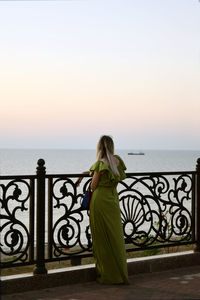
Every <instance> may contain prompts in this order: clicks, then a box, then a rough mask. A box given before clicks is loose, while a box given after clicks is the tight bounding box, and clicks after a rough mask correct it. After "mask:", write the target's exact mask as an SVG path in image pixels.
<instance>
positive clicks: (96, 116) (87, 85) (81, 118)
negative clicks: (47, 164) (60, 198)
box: [0, 0, 200, 150]
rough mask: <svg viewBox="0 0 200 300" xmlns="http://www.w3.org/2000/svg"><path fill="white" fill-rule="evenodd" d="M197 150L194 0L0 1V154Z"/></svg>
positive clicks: (198, 13) (199, 54)
mask: <svg viewBox="0 0 200 300" xmlns="http://www.w3.org/2000/svg"><path fill="white" fill-rule="evenodd" d="M102 134H109V135H112V136H113V138H114V140H115V143H116V148H119V149H120V148H121V149H140V150H142V149H200V2H199V1H198V0H121V1H118V0H106V1H104V0H99V1H97V0H96V1H95V0H79V1H76V0H74V1H0V148H69V149H75V148H78V149H79V148H80V149H81V148H86V149H89V148H95V147H96V142H97V140H98V138H99V136H100V135H102Z"/></svg>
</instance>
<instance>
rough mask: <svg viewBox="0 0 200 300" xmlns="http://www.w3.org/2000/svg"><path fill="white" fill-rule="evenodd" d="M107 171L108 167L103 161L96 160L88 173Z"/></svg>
mask: <svg viewBox="0 0 200 300" xmlns="http://www.w3.org/2000/svg"><path fill="white" fill-rule="evenodd" d="M105 170H108V165H107V164H106V163H105V162H104V161H103V160H97V161H96V162H95V163H94V164H93V165H92V166H91V168H90V171H91V172H93V171H96V172H101V171H105Z"/></svg>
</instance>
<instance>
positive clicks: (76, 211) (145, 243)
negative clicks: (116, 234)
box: [0, 159, 200, 274]
mask: <svg viewBox="0 0 200 300" xmlns="http://www.w3.org/2000/svg"><path fill="white" fill-rule="evenodd" d="M126 175H127V178H126V179H125V180H123V181H121V182H120V183H119V184H118V194H119V200H120V207H121V217H122V224H123V229H124V238H125V243H126V250H127V252H131V251H138V250H144V249H152V248H162V247H171V246H180V245H188V244H196V247H195V250H196V251H200V159H198V160H197V165H196V170H195V171H188V172H153V173H152V172H151V173H127V174H126ZM80 176H82V177H83V181H82V184H81V185H80V186H79V187H77V186H76V183H75V182H76V180H77V178H78V177H80ZM90 181H91V177H90V176H89V175H85V174H66V175H61V174H54V175H48V174H46V168H45V162H44V160H43V159H39V160H38V166H37V171H36V175H33V176H26V175H24V176H18V175H17V176H0V208H1V211H0V219H1V221H0V222H1V224H0V234H1V241H0V247H1V248H0V254H1V268H11V267H14V266H22V265H35V269H34V274H44V273H47V269H46V266H45V263H47V262H53V261H61V260H67V259H70V260H71V261H72V262H73V261H74V260H75V261H77V260H79V262H80V261H81V259H82V258H84V257H90V256H92V239H91V233H90V226H89V211H87V210H84V209H83V208H82V207H81V200H82V198H83V194H84V193H85V191H86V190H87V188H88V186H89V184H90Z"/></svg>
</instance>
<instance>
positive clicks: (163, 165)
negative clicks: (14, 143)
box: [0, 149, 200, 176]
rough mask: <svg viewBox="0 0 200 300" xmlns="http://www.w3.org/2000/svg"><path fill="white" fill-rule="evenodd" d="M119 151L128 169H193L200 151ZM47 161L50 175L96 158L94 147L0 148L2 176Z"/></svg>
mask: <svg viewBox="0 0 200 300" xmlns="http://www.w3.org/2000/svg"><path fill="white" fill-rule="evenodd" d="M130 152H132V153H136V154H137V153H139V152H140V151H138V150H134V149H127V150H116V154H118V155H120V156H121V158H122V159H123V160H124V163H125V164H126V167H127V172H131V173H135V172H165V171H194V170H195V168H196V162H197V159H198V158H200V150H143V151H142V152H143V153H144V155H128V153H130ZM40 158H42V159H44V160H45V166H46V173H47V174H77V173H82V172H83V171H86V170H88V169H89V168H90V166H91V165H92V164H93V163H94V162H95V160H96V151H95V150H64V149H0V175H1V176H3V175H34V174H35V173H36V167H37V161H38V159H40Z"/></svg>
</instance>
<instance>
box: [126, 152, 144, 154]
mask: <svg viewBox="0 0 200 300" xmlns="http://www.w3.org/2000/svg"><path fill="white" fill-rule="evenodd" d="M128 155H145V153H144V152H128Z"/></svg>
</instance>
